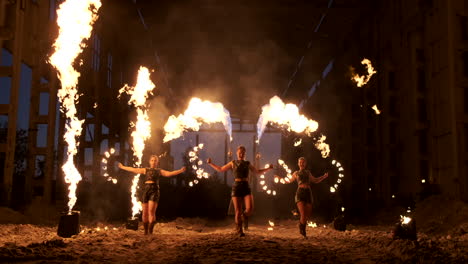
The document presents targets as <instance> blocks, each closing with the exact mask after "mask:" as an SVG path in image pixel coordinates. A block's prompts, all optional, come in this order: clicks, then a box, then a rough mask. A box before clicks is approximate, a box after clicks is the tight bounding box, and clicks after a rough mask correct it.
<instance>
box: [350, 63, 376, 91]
mask: <svg viewBox="0 0 468 264" xmlns="http://www.w3.org/2000/svg"><path fill="white" fill-rule="evenodd" d="M361 64H362V65H366V68H367V75H363V76H359V75H358V74H357V73H354V68H353V67H351V75H352V76H351V80H353V81H355V82H356V85H357V87H362V86H364V85H365V84H366V83H368V82H369V80H370V78H371V77H372V75H374V74H375V73H377V71H375V70H374V67H372V63H371V61H370V60H368V59H366V58H364V59H363V60H362V61H361Z"/></svg>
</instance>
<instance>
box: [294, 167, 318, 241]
mask: <svg viewBox="0 0 468 264" xmlns="http://www.w3.org/2000/svg"><path fill="white" fill-rule="evenodd" d="M295 173H296V177H297V185H299V186H300V185H303V184H306V185H307V187H298V188H297V191H296V196H295V197H294V200H295V201H296V203H298V202H303V203H309V204H312V202H313V201H314V199H313V198H312V191H311V189H310V187H309V184H310V178H309V176H310V171H308V170H298V171H296V172H295ZM299 233H300V234H301V235H303V236H304V237H306V224H305V223H304V224H301V223H300V222H299Z"/></svg>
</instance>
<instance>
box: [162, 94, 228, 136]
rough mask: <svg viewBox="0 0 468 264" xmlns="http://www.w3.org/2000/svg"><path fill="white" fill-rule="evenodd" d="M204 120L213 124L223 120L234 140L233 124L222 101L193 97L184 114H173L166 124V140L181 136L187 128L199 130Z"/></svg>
mask: <svg viewBox="0 0 468 264" xmlns="http://www.w3.org/2000/svg"><path fill="white" fill-rule="evenodd" d="M202 122H205V123H208V124H211V123H217V122H221V123H223V125H224V128H225V129H226V132H227V133H228V135H229V137H230V139H231V140H232V124H231V116H230V114H229V111H228V110H226V108H224V106H223V105H222V104H221V103H212V102H210V101H202V100H201V99H199V98H196V97H194V98H192V100H190V103H189V106H188V107H187V109H186V110H185V112H184V114H180V115H179V116H177V117H176V116H175V115H171V116H170V117H169V119H168V120H167V122H166V124H165V125H164V131H165V132H166V135H165V137H164V142H168V141H170V140H173V139H176V138H179V137H181V136H182V134H183V132H184V131H185V130H188V129H191V130H193V131H198V130H199V129H200V126H201V124H202Z"/></svg>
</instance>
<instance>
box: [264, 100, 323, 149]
mask: <svg viewBox="0 0 468 264" xmlns="http://www.w3.org/2000/svg"><path fill="white" fill-rule="evenodd" d="M268 123H273V124H277V125H279V126H283V127H285V128H286V129H287V130H288V131H294V132H296V133H306V134H307V135H308V136H310V134H311V133H312V132H315V131H316V130H317V129H318V123H317V122H316V121H314V120H310V119H307V118H306V117H305V116H304V115H300V114H299V108H298V107H297V106H296V105H295V104H285V103H283V101H282V100H281V99H280V98H279V97H278V96H274V97H272V98H271V99H270V103H269V104H267V105H264V106H263V107H262V114H261V115H260V117H259V118H258V122H257V144H258V143H259V142H260V138H261V137H262V134H263V132H264V131H265V128H266V125H267V124H268Z"/></svg>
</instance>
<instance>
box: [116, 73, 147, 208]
mask: <svg viewBox="0 0 468 264" xmlns="http://www.w3.org/2000/svg"><path fill="white" fill-rule="evenodd" d="M154 88H155V85H154V83H153V82H152V81H151V79H150V72H149V70H148V68H146V67H143V66H141V67H140V69H139V70H138V77H137V84H136V85H135V86H129V85H124V87H122V89H120V90H119V96H120V95H121V94H122V93H124V92H125V93H127V94H129V95H130V99H129V100H128V104H129V105H132V104H133V105H134V106H135V107H136V111H137V121H136V123H132V124H131V125H132V126H133V127H135V130H134V131H133V132H132V134H131V136H132V138H133V143H132V150H133V156H135V157H136V161H135V165H136V166H137V167H139V166H140V165H141V162H142V160H141V158H142V157H143V150H144V149H145V141H146V140H147V139H148V138H149V137H150V136H151V133H150V131H151V122H150V121H149V119H148V112H147V111H146V109H145V104H146V99H147V98H148V96H149V95H150V94H152V91H153V89H154ZM139 178H140V176H139V175H138V174H137V175H135V176H134V177H133V180H132V187H131V193H132V216H133V217H135V215H136V214H137V213H138V212H139V211H141V204H140V203H139V202H138V200H137V198H136V190H137V186H138V180H139Z"/></svg>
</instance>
